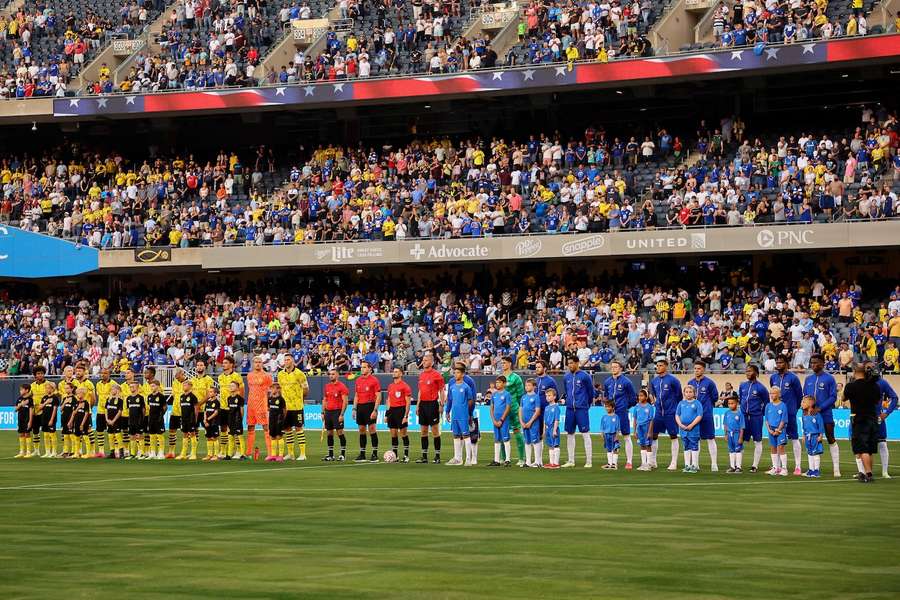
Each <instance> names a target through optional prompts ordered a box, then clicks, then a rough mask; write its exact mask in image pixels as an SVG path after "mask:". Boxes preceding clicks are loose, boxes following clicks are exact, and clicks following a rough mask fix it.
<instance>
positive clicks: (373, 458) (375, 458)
mask: <svg viewBox="0 0 900 600" xmlns="http://www.w3.org/2000/svg"><path fill="white" fill-rule="evenodd" d="M297 460H300V459H297ZM303 460H306V458H304V459H303ZM369 462H371V463H377V462H378V451H377V450H373V451H372V456H371V457H370V458H369Z"/></svg>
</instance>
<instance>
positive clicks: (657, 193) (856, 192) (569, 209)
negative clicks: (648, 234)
mask: <svg viewBox="0 0 900 600" xmlns="http://www.w3.org/2000/svg"><path fill="white" fill-rule="evenodd" d="M863 117H864V119H863V121H862V122H861V124H860V126H859V127H857V128H856V129H855V130H854V131H853V132H851V133H850V134H848V135H846V136H841V137H837V136H832V135H826V134H819V135H815V136H814V135H810V134H806V133H797V134H796V135H793V136H787V135H785V136H769V137H768V138H755V137H754V138H752V139H753V140H754V141H753V142H752V143H751V142H750V141H749V140H750V139H751V138H750V137H748V136H747V135H746V132H745V131H744V129H745V125H744V123H743V122H742V121H741V120H740V119H735V118H732V117H727V118H724V119H722V120H721V121H720V123H719V124H718V125H719V127H716V128H711V127H708V126H707V124H706V123H705V122H701V123H700V124H699V126H698V128H697V131H696V133H695V134H694V135H693V136H692V139H693V140H694V141H692V142H690V143H689V144H688V147H685V144H684V142H682V140H681V138H680V137H678V136H672V135H671V134H670V133H669V132H668V131H667V130H666V129H664V128H661V129H659V130H658V131H656V132H654V133H648V135H646V136H641V135H637V136H629V137H616V136H613V135H608V134H607V132H606V131H605V130H604V129H603V128H599V129H598V128H595V127H593V126H591V127H588V128H587V129H586V130H585V132H584V134H583V135H582V136H581V137H579V138H577V139H575V138H566V137H564V136H562V135H561V134H559V133H558V132H556V133H553V134H542V135H536V136H530V137H529V139H528V140H525V141H516V140H509V141H507V140H506V139H504V138H499V137H497V138H493V139H486V138H470V139H465V140H459V141H455V142H454V141H451V140H450V139H449V138H444V139H431V140H414V141H411V142H408V143H406V144H401V145H397V146H391V145H386V146H384V147H382V148H381V149H380V150H379V149H375V148H371V147H366V146H363V145H362V144H360V145H358V146H357V147H350V148H347V147H340V146H336V145H328V146H319V147H317V148H315V149H312V150H311V151H310V152H307V153H306V155H305V160H303V161H300V162H297V163H294V164H292V165H289V164H279V161H278V160H276V157H275V151H274V150H273V149H272V148H265V147H258V148H254V149H248V151H247V154H249V156H247V155H245V156H243V157H242V156H240V154H239V153H237V152H233V151H232V152H225V151H221V152H219V153H218V155H217V156H215V157H210V158H208V159H206V158H201V157H199V156H194V155H187V154H185V155H172V156H162V155H159V156H154V157H153V158H152V159H145V158H140V157H137V158H135V157H126V156H123V155H121V154H117V153H115V152H113V153H109V152H106V153H100V152H97V151H92V150H89V149H86V148H82V147H80V146H77V145H74V146H73V145H65V146H63V147H61V148H57V149H55V150H52V151H47V152H46V153H45V154H43V155H41V156H27V157H18V156H9V157H5V158H2V159H0V186H2V188H0V189H2V199H0V221H2V222H5V223H9V222H12V223H13V224H16V225H18V226H20V227H22V228H23V229H26V230H31V231H39V232H46V233H48V234H50V235H54V236H62V237H64V238H67V239H72V240H75V241H78V242H80V243H82V244H86V245H90V246H92V247H99V248H118V247H137V246H144V245H170V246H175V247H178V246H181V247H187V246H199V245H222V244H247V245H253V244H257V245H259V244H268V243H274V244H284V243H305V242H314V241H345V240H370V239H384V240H394V239H407V238H417V237H422V238H435V237H479V236H484V235H497V234H507V233H519V234H525V233H536V232H545V233H582V232H602V231H610V230H612V231H616V230H629V229H645V228H654V227H666V226H677V227H680V226H687V225H699V226H703V225H732V226H734V225H741V224H751V223H760V222H787V223H790V222H811V221H812V220H817V221H829V220H841V219H875V218H886V217H893V216H895V215H896V214H897V210H898V198H897V193H896V192H897V188H898V184H900V177H897V174H898V173H900V157H898V154H897V152H896V149H897V143H898V139H897V128H898V123H897V119H896V116H895V115H894V114H889V113H886V112H884V111H881V112H878V113H875V112H873V111H872V110H870V109H866V111H865V113H864V114H863ZM641 139H643V142H639V141H638V140H641ZM762 139H769V140H770V141H769V142H768V143H764V142H763V141H762ZM654 140H655V141H654ZM688 153H690V156H689V157H688ZM686 158H690V160H685V159H686ZM891 182H893V183H891Z"/></svg>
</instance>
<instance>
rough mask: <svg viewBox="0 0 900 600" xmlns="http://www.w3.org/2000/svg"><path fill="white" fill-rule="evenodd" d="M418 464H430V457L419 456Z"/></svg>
mask: <svg viewBox="0 0 900 600" xmlns="http://www.w3.org/2000/svg"><path fill="white" fill-rule="evenodd" d="M416 464H417V465H427V464H428V457H427V456H423V457H422V458H417V459H416Z"/></svg>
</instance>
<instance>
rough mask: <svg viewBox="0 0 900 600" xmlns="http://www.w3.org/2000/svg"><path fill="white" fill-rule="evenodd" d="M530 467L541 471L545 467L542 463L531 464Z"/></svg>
mask: <svg viewBox="0 0 900 600" xmlns="http://www.w3.org/2000/svg"><path fill="white" fill-rule="evenodd" d="M528 466H529V467H531V468H532V469H540V468H543V466H544V465H542V464H540V463H531V464H530V465H528Z"/></svg>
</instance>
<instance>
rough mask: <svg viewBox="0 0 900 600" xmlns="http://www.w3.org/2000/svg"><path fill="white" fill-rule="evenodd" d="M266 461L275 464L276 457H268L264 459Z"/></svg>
mask: <svg viewBox="0 0 900 600" xmlns="http://www.w3.org/2000/svg"><path fill="white" fill-rule="evenodd" d="M264 461H265V462H275V457H274V456H267V457H266V458H265V459H264Z"/></svg>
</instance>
